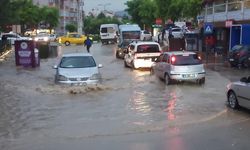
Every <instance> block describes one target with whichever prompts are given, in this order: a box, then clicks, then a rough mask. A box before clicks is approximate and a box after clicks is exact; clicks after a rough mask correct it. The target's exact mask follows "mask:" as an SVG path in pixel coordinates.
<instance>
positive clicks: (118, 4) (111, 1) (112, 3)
mask: <svg viewBox="0 0 250 150" xmlns="http://www.w3.org/2000/svg"><path fill="white" fill-rule="evenodd" d="M127 1H128V0H84V11H85V12H89V11H91V10H92V9H99V10H103V9H104V7H105V8H106V10H111V11H120V10H124V9H126V5H125V4H124V3H125V2H127Z"/></svg>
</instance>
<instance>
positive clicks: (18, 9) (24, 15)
mask: <svg viewBox="0 0 250 150" xmlns="http://www.w3.org/2000/svg"><path fill="white" fill-rule="evenodd" d="M58 18H59V10H58V9H56V8H50V7H42V8H40V7H38V6H36V5H34V4H33V3H32V0H1V5H0V20H1V21H0V26H2V27H4V26H5V25H11V24H21V25H26V26H27V27H28V28H34V27H37V26H38V24H39V23H40V22H46V23H47V24H49V26H50V28H51V29H52V28H54V27H56V26H57V25H58V22H59V20H58Z"/></svg>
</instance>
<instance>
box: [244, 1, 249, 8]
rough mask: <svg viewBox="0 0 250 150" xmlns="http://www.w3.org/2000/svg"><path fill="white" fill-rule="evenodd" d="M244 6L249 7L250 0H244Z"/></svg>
mask: <svg viewBox="0 0 250 150" xmlns="http://www.w3.org/2000/svg"><path fill="white" fill-rule="evenodd" d="M244 8H245V9H250V0H247V1H245V2H244Z"/></svg>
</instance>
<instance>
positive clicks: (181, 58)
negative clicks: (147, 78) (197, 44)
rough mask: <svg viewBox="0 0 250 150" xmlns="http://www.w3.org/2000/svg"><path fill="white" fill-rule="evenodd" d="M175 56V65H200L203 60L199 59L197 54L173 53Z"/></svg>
mask: <svg viewBox="0 0 250 150" xmlns="http://www.w3.org/2000/svg"><path fill="white" fill-rule="evenodd" d="M171 57H175V58H174V59H173V60H174V61H173V60H172V64H173V65H199V64H202V61H201V60H200V59H199V57H198V55H197V54H184V55H173V56H171Z"/></svg>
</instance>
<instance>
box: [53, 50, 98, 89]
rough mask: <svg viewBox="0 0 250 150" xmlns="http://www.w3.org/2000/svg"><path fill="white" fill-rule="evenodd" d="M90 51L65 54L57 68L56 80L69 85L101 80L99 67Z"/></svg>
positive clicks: (87, 83) (95, 82)
mask: <svg viewBox="0 0 250 150" xmlns="http://www.w3.org/2000/svg"><path fill="white" fill-rule="evenodd" d="M101 67H102V65H101V64H99V65H98V66H97V65H96V62H95V60H94V58H93V56H92V55H91V54H89V53H73V54H64V55H63V56H62V58H61V60H60V62H59V64H58V65H56V66H54V69H56V75H55V82H56V83H64V84H69V85H89V84H98V83H100V82H101V74H100V72H99V68H101Z"/></svg>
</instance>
